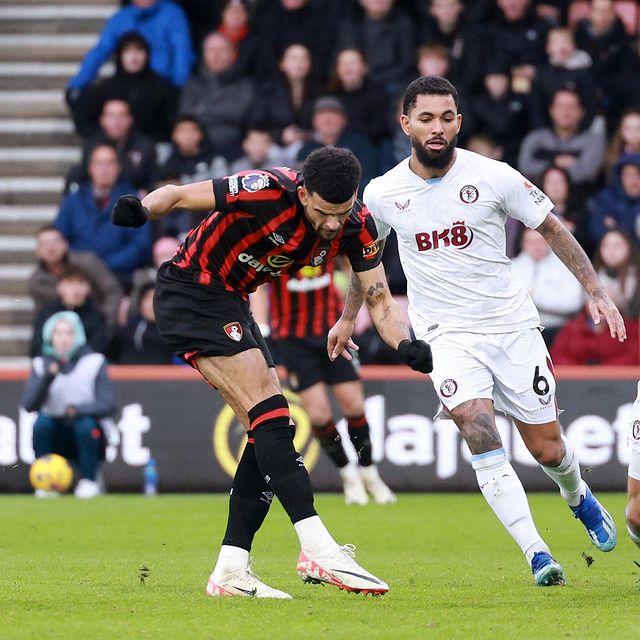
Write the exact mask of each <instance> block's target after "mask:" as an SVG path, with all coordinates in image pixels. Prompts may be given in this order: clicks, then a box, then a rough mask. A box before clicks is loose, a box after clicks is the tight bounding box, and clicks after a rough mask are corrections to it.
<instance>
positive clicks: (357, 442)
mask: <svg viewBox="0 0 640 640" xmlns="http://www.w3.org/2000/svg"><path fill="white" fill-rule="evenodd" d="M334 272H335V261H334V262H322V263H321V264H319V265H317V266H309V267H304V268H303V269H301V270H300V271H298V272H296V273H292V274H284V275H282V276H281V277H280V278H277V279H274V281H273V282H271V283H270V284H265V285H263V286H261V287H258V289H257V290H256V291H255V293H253V294H252V296H251V309H252V312H253V316H254V318H255V320H256V321H257V322H258V325H259V326H260V329H261V331H262V333H263V334H264V333H265V329H266V330H267V331H269V333H270V334H271V337H272V339H273V340H274V343H275V345H276V347H277V351H278V355H279V356H280V359H281V360H282V362H283V364H284V365H285V367H286V368H287V375H288V379H289V386H290V387H291V389H292V390H293V391H295V392H296V393H297V394H298V396H299V397H300V404H301V405H302V408H303V409H304V410H305V411H306V413H307V415H308V416H309V419H310V421H311V429H312V432H313V435H314V436H315V437H316V438H317V439H318V442H319V443H320V445H321V447H322V449H323V450H324V452H325V453H326V454H327V455H328V456H329V458H330V459H331V460H332V462H333V463H334V464H335V465H336V467H337V468H338V471H339V473H340V477H341V479H342V485H343V489H344V497H345V501H346V503H347V504H360V505H364V504H366V503H367V502H368V497H367V491H368V492H369V493H370V494H371V496H372V497H373V499H374V500H375V501H376V502H378V503H380V504H391V503H394V502H395V501H396V497H395V495H394V494H393V493H392V492H391V491H390V489H389V487H387V485H386V484H385V483H384V482H383V481H382V479H381V478H380V474H379V473H378V469H377V467H376V465H375V464H373V458H372V451H371V438H370V434H369V423H368V421H367V418H366V416H365V413H364V389H363V385H362V381H361V380H360V376H359V375H358V370H357V368H356V366H355V364H354V362H353V361H351V362H350V361H349V360H347V359H345V358H338V359H336V360H329V358H328V357H327V351H326V343H327V333H328V331H329V329H330V328H331V326H333V325H334V324H335V323H336V322H337V321H338V318H339V317H340V312H341V311H342V294H341V293H340V291H339V290H338V288H337V287H336V285H335V284H334V279H333V278H334ZM269 320H270V325H269ZM263 327H264V329H263ZM327 386H329V387H330V388H331V391H332V393H333V395H334V397H335V399H336V401H337V403H338V406H339V407H340V410H341V411H342V413H343V415H344V416H345V419H346V422H347V432H348V434H349V439H350V440H351V442H352V444H353V446H354V448H355V450H356V453H357V455H358V464H357V465H353V464H350V463H349V459H348V457H347V454H346V452H345V450H344V447H343V445H342V440H341V437H340V434H339V433H338V431H337V429H336V423H335V421H334V419H333V410H332V407H331V402H330V400H329V395H328V390H327Z"/></svg>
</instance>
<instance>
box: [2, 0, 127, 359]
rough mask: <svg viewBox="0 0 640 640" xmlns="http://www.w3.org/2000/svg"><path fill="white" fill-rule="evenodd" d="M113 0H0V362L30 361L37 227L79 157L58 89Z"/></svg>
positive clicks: (108, 68)
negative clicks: (31, 285) (29, 283)
mask: <svg viewBox="0 0 640 640" xmlns="http://www.w3.org/2000/svg"><path fill="white" fill-rule="evenodd" d="M119 5H120V3H119V2H118V1H117V0H82V1H80V0H48V1H47V2H44V1H43V0H0V368H12V367H22V366H25V365H27V364H28V362H29V360H28V358H27V354H28V345H29V341H30V339H31V322H32V319H33V301H32V300H31V299H30V298H29V296H28V295H27V286H26V284H27V278H28V277H29V275H30V273H31V271H32V270H33V268H34V266H35V256H34V248H35V233H36V231H37V229H38V228H39V227H40V226H42V225H43V224H45V223H47V222H50V221H51V220H53V218H54V217H55V215H56V212H57V210H58V205H59V203H60V198H61V194H62V190H63V187H64V176H65V175H66V173H67V171H68V170H69V168H70V166H71V165H72V164H74V163H76V162H78V160H79V159H80V146H79V143H80V141H79V139H78V137H77V136H76V134H75V132H74V129H73V124H72V122H71V120H70V118H69V113H68V111H67V107H66V105H65V102H64V89H65V87H66V85H67V83H68V81H69V79H70V78H71V77H72V76H73V75H74V74H75V73H76V71H77V69H78V64H79V62H80V61H81V60H82V58H83V56H84V55H85V53H86V52H87V50H88V49H90V48H91V47H92V46H93V45H94V44H95V42H96V41H97V37H98V34H99V32H100V30H101V29H102V26H103V25H104V22H105V20H106V19H107V18H109V17H110V16H111V15H113V13H114V12H115V11H116V10H117V9H118V8H119ZM112 69H113V66H112V65H111V64H109V65H105V68H104V69H103V73H110V72H112Z"/></svg>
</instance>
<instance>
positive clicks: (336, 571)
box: [332, 569, 382, 584]
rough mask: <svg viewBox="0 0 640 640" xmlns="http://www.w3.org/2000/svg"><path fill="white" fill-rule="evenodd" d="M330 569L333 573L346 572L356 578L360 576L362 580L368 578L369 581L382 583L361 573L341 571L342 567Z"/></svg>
mask: <svg viewBox="0 0 640 640" xmlns="http://www.w3.org/2000/svg"><path fill="white" fill-rule="evenodd" d="M332 571H333V572H334V573H346V574H348V575H350V576H354V577H356V578H362V579H363V580H369V581H370V582H375V583H376V584H382V582H381V581H380V580H376V578H372V577H371V576H363V575H362V574H361V573H354V572H353V571H343V570H342V569H332Z"/></svg>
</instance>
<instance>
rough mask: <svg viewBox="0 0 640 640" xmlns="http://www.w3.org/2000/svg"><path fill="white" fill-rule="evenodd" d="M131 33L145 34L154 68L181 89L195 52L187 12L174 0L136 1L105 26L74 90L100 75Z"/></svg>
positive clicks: (83, 66)
mask: <svg viewBox="0 0 640 640" xmlns="http://www.w3.org/2000/svg"><path fill="white" fill-rule="evenodd" d="M128 31H137V32H138V33H140V34H142V35H143V36H144V37H145V39H146V40H147V42H148V43H149V45H150V47H151V68H152V69H153V70H154V71H156V72H157V73H159V74H160V75H162V76H164V77H165V78H167V79H168V80H170V81H171V82H172V83H173V84H174V85H176V86H177V87H181V86H182V85H183V84H184V83H185V82H186V81H187V80H188V79H189V75H190V74H191V67H192V66H193V63H194V59H195V57H194V52H193V46H192V43H191V34H190V31H189V23H188V21H187V17H186V15H185V13H184V10H183V9H182V8H181V7H180V6H179V5H177V4H176V3H175V2H172V1H171V0H133V2H132V3H131V4H130V5H128V6H126V7H123V8H122V9H120V10H119V11H117V12H116V13H115V14H114V15H113V16H112V17H111V18H109V20H108V21H107V23H106V25H105V26H104V28H103V30H102V32H101V34H100V38H99V40H98V43H97V44H96V46H95V47H93V49H91V50H90V51H89V52H88V53H87V55H86V56H85V58H84V60H83V61H82V64H81V66H80V70H79V71H78V73H77V74H76V75H75V77H73V78H72V79H71V82H69V88H70V89H83V88H84V87H86V86H87V85H88V84H89V83H90V82H91V81H92V80H93V79H94V78H95V77H96V75H97V73H98V70H99V69H100V67H101V66H102V64H103V63H105V62H106V61H107V60H108V59H109V57H110V56H111V54H113V53H114V51H115V50H116V48H117V46H118V42H119V40H120V38H121V37H122V36H123V35H124V34H125V33H127V32H128Z"/></svg>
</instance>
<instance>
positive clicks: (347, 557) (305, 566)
mask: <svg viewBox="0 0 640 640" xmlns="http://www.w3.org/2000/svg"><path fill="white" fill-rule="evenodd" d="M355 551H356V548H355V546H354V545H352V544H345V545H343V546H341V547H340V546H336V547H335V548H333V549H332V550H331V551H328V552H326V553H323V554H319V555H314V556H313V557H310V554H307V553H305V552H304V551H300V556H299V557H298V564H297V566H296V571H297V572H298V575H299V576H300V579H301V580H302V581H303V582H308V583H311V584H322V583H324V584H330V585H333V586H334V587H338V588H339V589H344V590H345V591H354V592H355V593H364V594H365V595H366V594H369V593H371V594H372V595H376V596H380V595H383V594H385V593H387V591H389V585H388V584H387V583H386V582H384V581H383V580H380V579H379V578H376V577H375V576H374V575H373V574H371V573H369V572H368V571H366V570H365V569H363V568H362V567H361V566H360V565H359V564H358V563H357V562H356V561H355V557H356V554H355Z"/></svg>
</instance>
